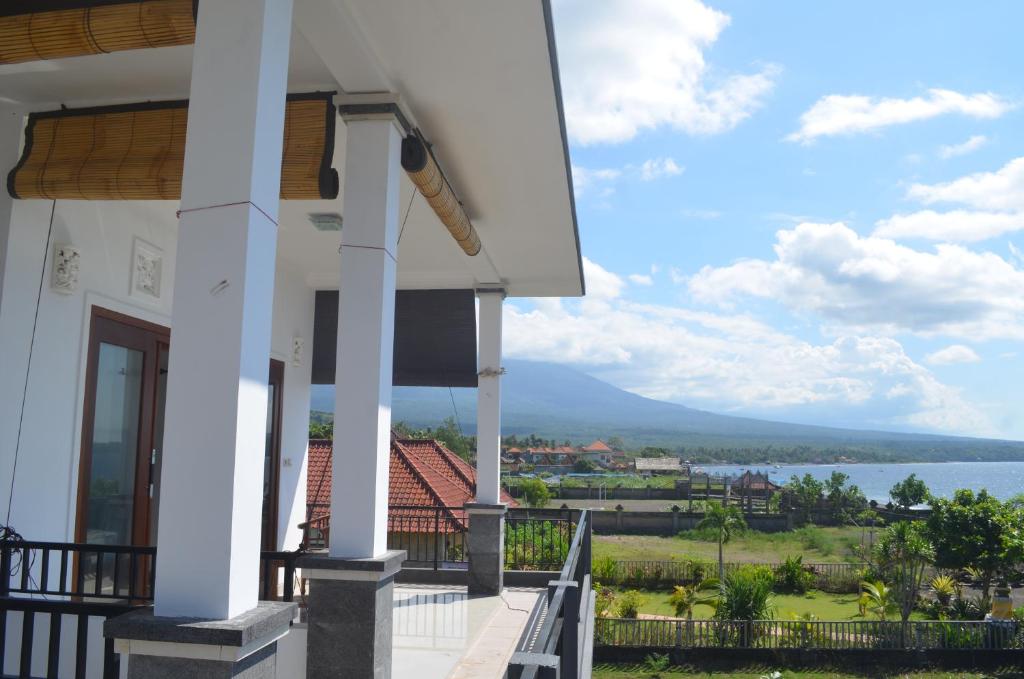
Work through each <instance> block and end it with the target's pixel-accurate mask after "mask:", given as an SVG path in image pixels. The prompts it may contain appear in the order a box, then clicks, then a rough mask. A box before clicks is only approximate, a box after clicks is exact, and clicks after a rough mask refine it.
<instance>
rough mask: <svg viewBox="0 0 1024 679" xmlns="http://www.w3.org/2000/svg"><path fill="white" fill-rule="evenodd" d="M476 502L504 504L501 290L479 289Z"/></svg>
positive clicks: (502, 291) (503, 295) (502, 295)
mask: <svg viewBox="0 0 1024 679" xmlns="http://www.w3.org/2000/svg"><path fill="white" fill-rule="evenodd" d="M477 299H478V301H479V324H480V328H479V331H478V339H477V353H478V359H477V369H478V370H479V378H478V382H477V390H476V501H477V502H478V503H480V504H484V505H496V504H499V503H500V501H501V370H502V368H501V307H502V301H503V300H504V299H505V291H504V290H503V289H501V288H486V289H479V290H477Z"/></svg>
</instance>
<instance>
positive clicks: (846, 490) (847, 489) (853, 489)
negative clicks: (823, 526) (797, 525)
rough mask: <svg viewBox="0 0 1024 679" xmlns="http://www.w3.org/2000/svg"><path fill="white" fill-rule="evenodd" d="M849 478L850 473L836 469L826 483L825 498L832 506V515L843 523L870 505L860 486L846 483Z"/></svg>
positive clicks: (848, 521)
mask: <svg viewBox="0 0 1024 679" xmlns="http://www.w3.org/2000/svg"><path fill="white" fill-rule="evenodd" d="M849 480H850V476H849V475H848V474H844V473H843V472H840V471H834V472H832V476H830V477H829V478H828V479H827V480H826V481H825V483H824V493H825V499H826V501H827V502H828V504H829V507H830V508H831V511H832V516H833V518H835V519H836V521H838V522H839V523H841V524H847V523H850V522H851V521H853V518H854V517H855V516H856V515H857V513H858V512H860V511H862V510H863V509H864V508H865V507H867V505H868V500H867V498H866V497H864V493H862V492H861V490H860V488H858V487H857V486H856V485H852V484H851V485H849V486H847V485H846V482H847V481H849Z"/></svg>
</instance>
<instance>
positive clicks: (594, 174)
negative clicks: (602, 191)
mask: <svg viewBox="0 0 1024 679" xmlns="http://www.w3.org/2000/svg"><path fill="white" fill-rule="evenodd" d="M621 174H622V171H621V170H617V169H615V168H610V167H605V168H598V169H593V168H587V167H581V166H579V165H573V166H572V188H573V192H574V193H575V194H576V195H577V196H582V195H583V194H585V193H587V192H588V191H591V190H593V189H594V188H596V187H605V188H607V187H608V184H609V183H610V182H613V181H615V180H616V179H618V178H619V176H620V175H621Z"/></svg>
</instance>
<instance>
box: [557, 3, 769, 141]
mask: <svg viewBox="0 0 1024 679" xmlns="http://www.w3.org/2000/svg"><path fill="white" fill-rule="evenodd" d="M554 12H555V26H556V35H557V38H558V57H559V62H560V65H561V68H562V74H563V77H562V91H563V99H564V102H565V114H566V119H567V124H568V129H569V135H570V136H571V138H572V139H573V141H575V142H577V143H580V144H592V143H600V142H613V143H614V142H623V141H627V140H629V139H632V138H633V137H635V136H636V135H637V134H638V133H639V132H640V131H641V130H648V129H654V128H657V127H661V126H669V127H672V128H673V129H676V130H680V131H682V132H686V133H688V134H714V133H718V132H723V131H726V130H729V129H732V128H733V127H735V126H736V125H737V124H739V123H740V121H742V120H743V119H744V118H747V117H748V116H749V115H750V114H751V113H752V112H753V111H754V110H756V109H757V108H759V107H760V105H761V103H762V101H763V99H764V97H765V95H766V94H767V93H768V92H769V91H770V90H771V89H772V87H773V84H774V80H775V78H776V76H777V74H778V70H779V69H778V67H776V66H774V65H767V66H764V67H762V68H761V69H760V70H759V71H757V72H754V73H748V74H733V75H729V76H727V77H725V78H723V79H718V80H714V81H712V80H711V78H709V76H708V73H707V71H708V67H707V64H706V63H705V60H704V52H705V50H707V49H708V48H709V47H710V46H711V45H712V44H714V43H715V41H717V40H718V37H719V35H720V34H721V33H722V31H723V30H724V29H725V28H726V26H728V25H729V21H730V19H729V17H728V16H727V15H726V14H723V13H722V12H719V11H716V10H714V9H711V8H710V7H707V6H706V5H704V4H702V3H701V2H699V1H698V0H604V1H602V2H600V3H595V2H591V1H590V0H558V1H557V2H555V5H554Z"/></svg>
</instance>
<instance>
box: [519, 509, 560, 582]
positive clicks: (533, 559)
mask: <svg viewBox="0 0 1024 679" xmlns="http://www.w3.org/2000/svg"><path fill="white" fill-rule="evenodd" d="M572 538H573V524H572V515H571V512H570V510H566V511H565V512H564V516H563V517H561V518H549V517H546V516H545V517H543V518H539V517H531V516H529V515H528V514H525V515H524V514H518V513H516V514H513V513H510V514H509V515H508V516H506V517H505V569H506V570H540V571H556V570H559V569H560V568H562V565H563V564H564V563H565V561H566V558H567V557H568V555H569V544H570V543H571V542H572Z"/></svg>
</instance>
